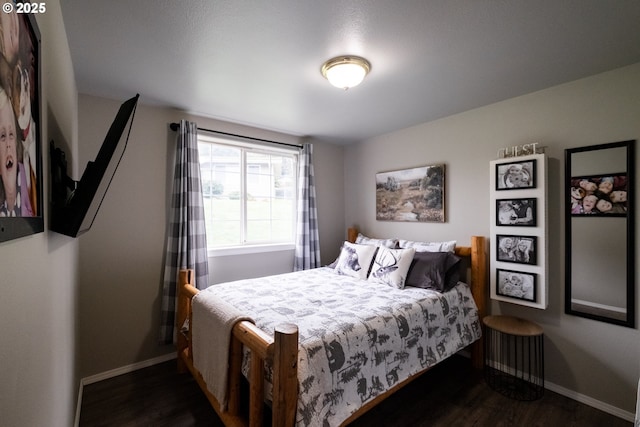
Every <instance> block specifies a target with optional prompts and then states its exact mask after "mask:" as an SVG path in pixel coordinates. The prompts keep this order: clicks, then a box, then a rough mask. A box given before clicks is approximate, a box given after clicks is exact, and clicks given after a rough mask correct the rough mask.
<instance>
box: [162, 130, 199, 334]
mask: <svg viewBox="0 0 640 427" xmlns="http://www.w3.org/2000/svg"><path fill="white" fill-rule="evenodd" d="M197 137H198V127H197V125H196V124H195V123H193V122H187V121H185V120H182V121H180V128H179V129H178V137H177V141H176V159H175V169H174V177H173V194H172V197H171V212H170V215H169V230H168V237H167V254H166V260H165V268H164V287H163V290H162V324H161V328H160V342H161V343H163V344H171V343H173V342H174V339H175V332H174V330H175V322H176V320H175V318H176V302H177V298H176V295H177V293H176V283H177V281H178V272H179V270H180V269H183V268H190V269H193V270H194V271H195V284H196V287H197V288H198V289H204V288H206V287H207V286H208V284H209V264H208V259H207V236H206V230H205V222H204V203H203V201H202V183H201V181H200V163H199V161H198V138H197Z"/></svg>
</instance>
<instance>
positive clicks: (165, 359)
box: [74, 352, 176, 427]
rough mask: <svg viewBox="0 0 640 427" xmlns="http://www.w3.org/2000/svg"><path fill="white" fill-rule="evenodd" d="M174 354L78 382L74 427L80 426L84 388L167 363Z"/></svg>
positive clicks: (112, 370)
mask: <svg viewBox="0 0 640 427" xmlns="http://www.w3.org/2000/svg"><path fill="white" fill-rule="evenodd" d="M175 358H176V353H175V352H174V353H169V354H165V355H162V356H158V357H154V358H153V359H148V360H143V361H141V362H136V363H133V364H131V365H126V366H122V367H120V368H115V369H111V370H110V371H106V372H102V373H99V374H95V375H91V376H89V377H85V378H82V379H81V380H80V386H79V387H78V403H77V405H76V419H75V422H74V427H78V426H79V424H80V408H82V393H83V391H84V386H85V385H89V384H93V383H97V382H98V381H102V380H107V379H109V378H113V377H117V376H118V375H122V374H128V373H130V372H133V371H137V370H138V369H143V368H148V367H149V366H153V365H157V364H159V363H164V362H168V361H169V360H172V359H175Z"/></svg>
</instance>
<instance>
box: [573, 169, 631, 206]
mask: <svg viewBox="0 0 640 427" xmlns="http://www.w3.org/2000/svg"><path fill="white" fill-rule="evenodd" d="M628 190H629V189H628V179H627V174H626V173H612V174H606V175H590V176H577V177H571V188H570V190H569V192H570V200H569V203H570V204H571V216H627V211H628V209H629V200H628V198H629V197H633V196H632V195H630V194H629V191H628Z"/></svg>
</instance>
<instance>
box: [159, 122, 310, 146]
mask: <svg viewBox="0 0 640 427" xmlns="http://www.w3.org/2000/svg"><path fill="white" fill-rule="evenodd" d="M178 126H180V125H179V124H178V123H171V124H170V125H169V128H170V129H171V130H172V131H174V132H176V131H177V130H178ZM198 130H201V131H203V132H210V133H217V134H220V135H226V136H235V137H236V138H244V139H250V140H252V141H260V142H268V143H269V144H278V145H286V146H287V147H295V148H298V149H301V148H302V145H300V144H288V143H286V142H278V141H271V140H268V139H262V138H254V137H252V136H244V135H238V134H235V133H229V132H222V131H219V130H212V129H205V128H200V127H199V128H198Z"/></svg>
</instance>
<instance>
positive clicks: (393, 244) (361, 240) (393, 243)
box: [356, 233, 398, 249]
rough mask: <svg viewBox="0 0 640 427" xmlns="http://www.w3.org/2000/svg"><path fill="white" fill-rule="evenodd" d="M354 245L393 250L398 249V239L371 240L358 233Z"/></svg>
mask: <svg viewBox="0 0 640 427" xmlns="http://www.w3.org/2000/svg"><path fill="white" fill-rule="evenodd" d="M356 243H358V244H362V245H374V246H384V247H386V248H391V249H395V248H397V247H398V239H372V238H371V237H367V236H365V235H363V234H362V233H358V237H356Z"/></svg>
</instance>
